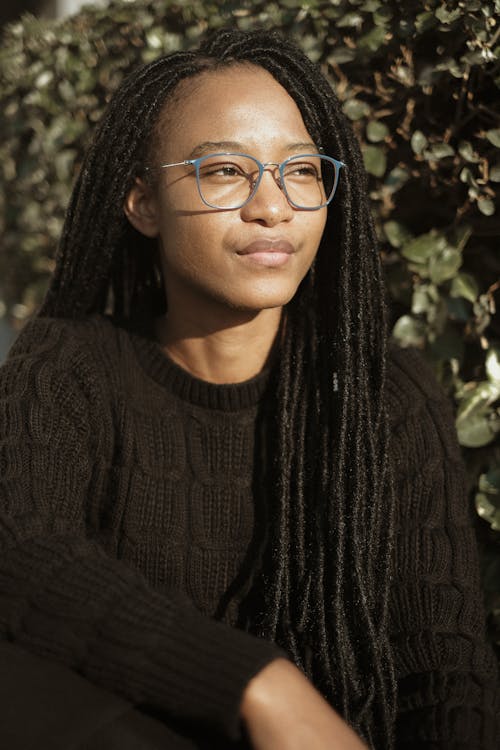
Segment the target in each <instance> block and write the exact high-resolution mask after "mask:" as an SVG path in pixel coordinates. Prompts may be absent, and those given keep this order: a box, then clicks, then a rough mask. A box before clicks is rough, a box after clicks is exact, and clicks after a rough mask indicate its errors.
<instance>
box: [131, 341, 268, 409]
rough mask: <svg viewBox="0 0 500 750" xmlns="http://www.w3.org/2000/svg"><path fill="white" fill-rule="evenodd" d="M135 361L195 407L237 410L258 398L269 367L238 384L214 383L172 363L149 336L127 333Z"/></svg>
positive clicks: (254, 402)
mask: <svg viewBox="0 0 500 750" xmlns="http://www.w3.org/2000/svg"><path fill="white" fill-rule="evenodd" d="M131 340H132V345H133V346H134V349H135V352H136V354H137V357H138V360H139V363H140V364H141V366H142V367H143V369H144V370H145V371H146V372H147V374H148V375H149V376H150V377H151V378H152V379H153V380H155V381H156V382H157V383H159V384H160V385H162V386H163V387H165V388H167V389H168V390H169V391H170V392H171V393H172V394H174V395H175V396H177V397H178V398H180V399H182V400H183V401H187V402H189V403H190V404H194V405H195V406H201V407H204V408H207V409H218V410H221V411H239V410H240V409H247V408H250V407H252V406H255V405H256V404H258V403H259V401H260V400H261V399H262V396H263V394H264V391H265V389H266V385H267V383H268V380H269V371H270V368H268V367H266V368H265V369H264V370H263V371H262V372H260V373H258V374H257V375H255V377H253V378H250V380H245V381H244V382H242V383H227V384H217V383H209V382H208V381H206V380H201V378H197V377H195V376H194V375H191V373H189V372H187V370H184V368H182V367H180V366H179V365H178V364H176V363H175V362H173V361H172V360H171V359H170V357H169V356H168V355H167V354H166V353H165V352H164V350H163V349H162V348H161V346H160V344H159V343H158V342H157V341H156V340H154V339H153V338H147V337H145V336H140V335H137V334H132V335H131Z"/></svg>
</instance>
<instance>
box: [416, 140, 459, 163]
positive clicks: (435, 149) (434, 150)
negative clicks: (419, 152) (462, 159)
mask: <svg viewBox="0 0 500 750" xmlns="http://www.w3.org/2000/svg"><path fill="white" fill-rule="evenodd" d="M454 155H455V149H454V148H452V147H451V146H450V145H449V144H448V143H434V144H433V145H432V146H431V148H430V149H429V150H428V151H426V152H425V154H424V156H425V157H426V158H427V159H430V160H431V161H433V160H434V159H437V160H439V159H445V158H446V157H447V156H454Z"/></svg>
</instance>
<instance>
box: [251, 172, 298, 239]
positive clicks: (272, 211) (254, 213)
mask: <svg viewBox="0 0 500 750" xmlns="http://www.w3.org/2000/svg"><path fill="white" fill-rule="evenodd" d="M240 215H241V218H242V219H243V221H258V222H260V223H261V224H264V225H265V226H276V224H279V223H280V222H282V221H290V219H291V218H292V217H293V208H292V206H291V205H290V203H289V202H288V200H287V197H286V195H285V193H284V192H283V188H282V187H281V184H280V180H279V173H278V170H277V168H276V166H273V165H269V166H267V167H266V169H264V172H263V174H262V178H261V180H260V183H259V185H258V187H257V190H256V191H255V194H254V195H253V196H252V198H251V200H249V201H248V203H246V204H245V205H244V206H242V208H241V209H240Z"/></svg>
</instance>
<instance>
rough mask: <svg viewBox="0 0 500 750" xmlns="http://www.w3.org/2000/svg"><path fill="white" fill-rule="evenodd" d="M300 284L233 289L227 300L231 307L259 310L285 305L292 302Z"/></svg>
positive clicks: (274, 284)
mask: <svg viewBox="0 0 500 750" xmlns="http://www.w3.org/2000/svg"><path fill="white" fill-rule="evenodd" d="M297 289H298V284H290V283H282V284H277V283H276V282H275V283H273V284H262V285H258V286H254V287H253V288H250V289H249V288H248V287H245V288H244V289H234V288H233V289H232V290H231V295H230V299H228V300H227V301H228V302H229V304H230V305H231V307H234V308H237V309H240V310H248V311H253V312H259V310H267V309H271V308H274V307H283V305H286V304H288V303H289V302H290V300H291V299H292V298H293V297H294V296H295V293H296V292H297Z"/></svg>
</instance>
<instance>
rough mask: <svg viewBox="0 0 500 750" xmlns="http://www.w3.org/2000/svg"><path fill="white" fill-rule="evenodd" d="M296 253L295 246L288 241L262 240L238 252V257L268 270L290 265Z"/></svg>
mask: <svg viewBox="0 0 500 750" xmlns="http://www.w3.org/2000/svg"><path fill="white" fill-rule="evenodd" d="M295 252H296V251H295V248H294V246H293V245H292V244H291V243H290V242H287V241H286V240H266V239H261V240H255V241H254V242H251V243H250V244H249V245H246V247H244V248H242V249H241V250H237V252H236V255H239V256H240V257H242V258H244V259H245V260H247V261H248V262H250V263H255V264H257V265H260V266H266V267H267V268H276V267H279V266H283V265H285V264H286V263H288V262H289V261H290V258H291V256H292V255H294V253H295Z"/></svg>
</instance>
